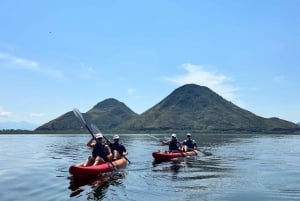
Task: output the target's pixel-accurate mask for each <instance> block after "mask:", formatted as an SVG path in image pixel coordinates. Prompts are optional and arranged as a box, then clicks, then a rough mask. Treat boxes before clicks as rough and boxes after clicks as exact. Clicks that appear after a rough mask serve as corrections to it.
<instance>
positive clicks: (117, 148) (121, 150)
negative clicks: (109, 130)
mask: <svg viewBox="0 0 300 201" xmlns="http://www.w3.org/2000/svg"><path fill="white" fill-rule="evenodd" d="M113 140H114V143H110V142H108V143H109V147H110V148H111V151H112V155H113V160H117V159H120V158H121V157H122V156H126V155H127V154H128V152H127V150H126V148H125V147H124V145H122V144H120V143H119V140H120V137H119V135H114V137H113Z"/></svg>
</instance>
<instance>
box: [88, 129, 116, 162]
mask: <svg viewBox="0 0 300 201" xmlns="http://www.w3.org/2000/svg"><path fill="white" fill-rule="evenodd" d="M102 138H103V135H102V134H101V133H97V134H96V135H95V138H91V139H90V140H89V142H88V143H87V146H88V147H91V148H93V151H92V156H89V157H88V159H87V160H86V162H85V163H84V165H83V166H90V165H93V166H95V165H98V164H102V163H104V162H108V161H111V157H112V154H111V151H110V148H109V146H107V145H104V144H103V143H102ZM94 139H95V140H96V143H93V140H94Z"/></svg>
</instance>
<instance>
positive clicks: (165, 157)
mask: <svg viewBox="0 0 300 201" xmlns="http://www.w3.org/2000/svg"><path fill="white" fill-rule="evenodd" d="M196 155H197V151H196V150H194V151H188V152H168V151H165V152H160V151H156V152H153V153H152V156H153V158H154V160H155V161H156V162H165V161H170V160H172V159H174V158H180V157H186V156H196Z"/></svg>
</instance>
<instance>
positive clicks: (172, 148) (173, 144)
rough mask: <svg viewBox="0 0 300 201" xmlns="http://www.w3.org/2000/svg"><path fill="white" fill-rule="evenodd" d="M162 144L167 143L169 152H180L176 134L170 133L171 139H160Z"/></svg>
mask: <svg viewBox="0 0 300 201" xmlns="http://www.w3.org/2000/svg"><path fill="white" fill-rule="evenodd" d="M162 144H163V145H169V152H180V150H181V143H180V142H179V141H178V140H177V137H176V134H175V133H173V134H172V135H171V140H168V141H162Z"/></svg>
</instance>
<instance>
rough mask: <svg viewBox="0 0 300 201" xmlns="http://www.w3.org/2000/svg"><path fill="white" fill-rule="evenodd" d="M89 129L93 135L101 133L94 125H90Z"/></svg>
mask: <svg viewBox="0 0 300 201" xmlns="http://www.w3.org/2000/svg"><path fill="white" fill-rule="evenodd" d="M91 128H92V130H93V132H94V133H102V132H101V131H100V130H99V128H98V127H97V126H96V125H95V124H91Z"/></svg>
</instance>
